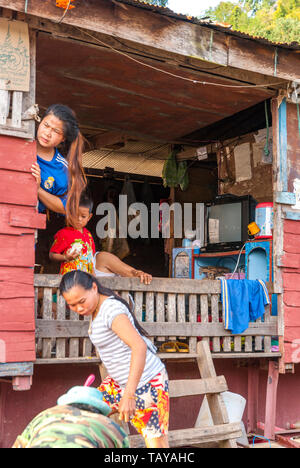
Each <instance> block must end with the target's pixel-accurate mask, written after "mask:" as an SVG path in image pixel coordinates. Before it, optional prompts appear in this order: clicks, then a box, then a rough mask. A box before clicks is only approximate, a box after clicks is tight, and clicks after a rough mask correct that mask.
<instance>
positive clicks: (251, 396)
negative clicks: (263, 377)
mask: <svg viewBox="0 0 300 468" xmlns="http://www.w3.org/2000/svg"><path fill="white" fill-rule="evenodd" d="M247 400H248V401H247V403H248V405H247V434H249V433H250V432H254V433H255V432H256V430H257V422H258V403H259V367H258V365H257V364H256V365H253V364H252V365H251V364H250V365H249V366H248V398H247Z"/></svg>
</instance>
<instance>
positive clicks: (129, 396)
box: [60, 270, 169, 448]
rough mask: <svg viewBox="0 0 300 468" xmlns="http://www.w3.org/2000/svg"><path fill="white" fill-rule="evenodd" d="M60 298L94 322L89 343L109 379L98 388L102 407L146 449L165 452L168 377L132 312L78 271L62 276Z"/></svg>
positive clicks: (86, 275) (88, 276)
mask: <svg viewBox="0 0 300 468" xmlns="http://www.w3.org/2000/svg"><path fill="white" fill-rule="evenodd" d="M60 292H61V294H62V295H63V297H64V299H65V300H66V302H67V304H68V306H69V307H70V309H71V310H73V311H75V312H77V313H78V314H79V315H82V316H90V317H91V326H90V330H89V335H90V339H91V341H92V342H93V344H94V346H95V347H96V349H97V351H98V353H99V355H100V358H101V360H102V362H103V364H104V365H105V367H106V368H107V371H108V374H109V375H108V377H107V378H106V379H105V380H104V381H103V382H102V384H101V385H100V387H99V390H100V391H101V392H102V393H103V399H104V401H106V403H107V404H109V406H110V407H111V408H112V409H113V410H117V411H118V412H119V419H120V420H124V421H125V422H129V420H130V422H131V423H132V424H133V425H134V426H135V428H136V429H137V430H138V432H140V433H141V434H142V435H143V437H144V439H145V443H146V446H147V447H148V448H167V447H168V437H167V434H168V425H169V393H168V375H167V372H166V369H165V366H164V364H163V363H162V362H161V360H160V359H159V358H158V356H157V355H156V354H155V353H156V348H155V346H154V345H153V344H152V342H151V341H150V340H149V338H148V337H147V336H146V335H147V333H146V332H145V330H143V328H142V327H141V326H140V325H139V323H138V321H137V319H136V318H135V316H134V314H133V312H132V311H131V309H130V306H129V305H128V304H127V302H126V301H125V300H124V299H122V298H121V297H119V296H118V295H117V294H116V293H114V292H113V291H111V290H110V289H107V288H104V287H102V286H101V284H100V283H99V281H98V280H97V279H96V278H95V277H93V276H92V275H90V274H88V273H85V272H83V271H80V270H77V271H72V272H69V273H67V274H65V275H64V276H63V278H62V281H61V284H60Z"/></svg>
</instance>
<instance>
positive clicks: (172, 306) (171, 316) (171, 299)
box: [147, 294, 184, 341]
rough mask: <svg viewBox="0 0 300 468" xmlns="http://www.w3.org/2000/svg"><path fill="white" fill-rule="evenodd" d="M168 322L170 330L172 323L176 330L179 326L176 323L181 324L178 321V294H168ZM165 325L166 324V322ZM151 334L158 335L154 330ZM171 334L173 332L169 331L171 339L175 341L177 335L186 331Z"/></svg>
mask: <svg viewBox="0 0 300 468" xmlns="http://www.w3.org/2000/svg"><path fill="white" fill-rule="evenodd" d="M167 322H168V323H167V328H168V331H171V328H170V325H171V327H172V325H173V330H176V331H177V330H178V329H177V326H176V325H179V324H177V323H176V294H168V305H167ZM149 325H151V324H149ZM174 325H175V327H174ZM164 326H166V324H165V325H164ZM147 331H148V330H147ZM148 333H149V332H148ZM150 334H151V336H154V335H156V333H153V332H151V333H150ZM171 335H172V334H171V333H169V337H170V340H171V341H172V340H173V341H175V340H176V336H178V335H184V333H176V332H175V333H174V335H172V336H171Z"/></svg>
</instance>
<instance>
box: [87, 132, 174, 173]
mask: <svg viewBox="0 0 300 468" xmlns="http://www.w3.org/2000/svg"><path fill="white" fill-rule="evenodd" d="M169 149H170V147H169V145H154V144H153V143H145V142H132V141H129V142H127V143H126V145H125V146H124V147H123V148H122V149H118V150H109V149H105V148H102V149H100V150H93V151H89V152H87V153H85V154H84V155H83V166H84V167H86V168H90V169H102V170H104V169H105V168H106V167H112V168H114V170H115V171H116V172H124V173H126V174H139V175H145V176H152V177H161V175H162V169H163V165H164V162H165V160H166V158H167V157H168V155H169Z"/></svg>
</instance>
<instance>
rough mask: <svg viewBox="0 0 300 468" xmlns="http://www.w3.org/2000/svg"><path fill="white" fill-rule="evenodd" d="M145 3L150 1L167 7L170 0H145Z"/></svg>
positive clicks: (151, 3) (152, 3)
mask: <svg viewBox="0 0 300 468" xmlns="http://www.w3.org/2000/svg"><path fill="white" fill-rule="evenodd" d="M143 1H144V2H145V3H150V5H158V6H162V7H166V6H167V5H168V0H143Z"/></svg>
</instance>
